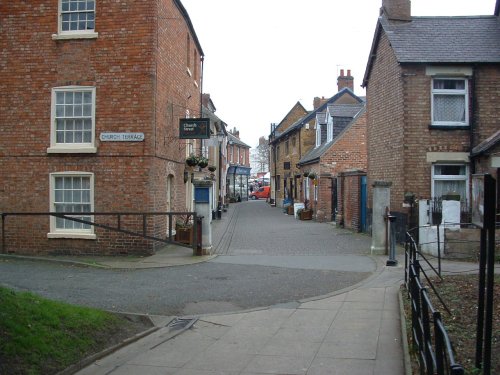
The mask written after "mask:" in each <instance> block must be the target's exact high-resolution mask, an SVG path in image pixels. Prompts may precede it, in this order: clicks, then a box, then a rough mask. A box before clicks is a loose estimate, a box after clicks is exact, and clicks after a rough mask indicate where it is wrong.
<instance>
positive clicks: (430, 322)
mask: <svg viewBox="0 0 500 375" xmlns="http://www.w3.org/2000/svg"><path fill="white" fill-rule="evenodd" d="M409 238H411V235H410V234H409V233H407V243H406V244H405V253H406V254H405V281H406V288H407V290H408V294H409V296H410V305H411V322H412V336H413V341H414V344H415V347H416V348H417V350H418V358H419V363H420V373H421V374H426V375H431V374H432V375H434V374H437V375H445V374H450V375H463V374H464V369H463V367H462V366H461V365H460V364H458V363H456V361H455V357H454V355H453V347H452V344H451V341H450V338H449V336H448V333H447V331H446V328H445V327H444V324H443V322H442V319H441V314H440V312H439V311H437V310H435V308H434V306H433V305H432V302H431V300H430V297H429V293H428V291H427V288H426V287H425V286H424V285H423V284H422V282H421V281H420V274H421V273H424V274H425V272H424V270H423V269H422V267H421V266H420V260H419V259H416V253H412V250H410V251H408V248H411V247H413V245H416V243H415V241H412V240H408V239H409ZM426 279H427V277H426ZM431 285H432V283H431ZM433 290H434V291H435V289H434V288H433ZM437 295H438V294H437ZM438 297H439V299H440V301H441V302H442V299H441V297H440V296H439V295H438ZM444 306H445V305H444ZM445 308H446V306H445ZM446 309H447V308H446ZM447 310H448V309H447ZM448 312H449V310H448ZM431 327H432V328H433V330H431Z"/></svg>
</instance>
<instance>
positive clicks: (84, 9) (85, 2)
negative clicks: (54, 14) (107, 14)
mask: <svg viewBox="0 0 500 375" xmlns="http://www.w3.org/2000/svg"><path fill="white" fill-rule="evenodd" d="M94 20H95V2H94V1H93V0H61V31H63V32H64V31H88V30H92V31H94Z"/></svg>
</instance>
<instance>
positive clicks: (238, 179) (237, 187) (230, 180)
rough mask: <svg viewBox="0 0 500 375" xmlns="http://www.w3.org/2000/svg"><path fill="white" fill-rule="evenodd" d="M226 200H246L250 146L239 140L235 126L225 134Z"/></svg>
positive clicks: (238, 133)
mask: <svg viewBox="0 0 500 375" xmlns="http://www.w3.org/2000/svg"><path fill="white" fill-rule="evenodd" d="M226 154H227V163H228V165H227V173H226V202H229V201H233V202H235V201H242V200H248V179H249V177H250V170H251V168H250V146H249V145H247V144H246V143H244V142H243V141H241V139H240V132H239V130H237V129H236V128H233V130H232V131H231V130H230V131H229V132H228V134H227V151H226Z"/></svg>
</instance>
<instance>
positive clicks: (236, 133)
mask: <svg viewBox="0 0 500 375" xmlns="http://www.w3.org/2000/svg"><path fill="white" fill-rule="evenodd" d="M231 134H232V135H234V136H235V137H236V138H238V139H240V131H239V130H236V127H234V128H233V131H232V132H231Z"/></svg>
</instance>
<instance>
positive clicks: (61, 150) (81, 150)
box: [47, 147, 97, 154]
mask: <svg viewBox="0 0 500 375" xmlns="http://www.w3.org/2000/svg"><path fill="white" fill-rule="evenodd" d="M96 152H97V148H96V147H49V148H48V149H47V153H48V154H95V153H96Z"/></svg>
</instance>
